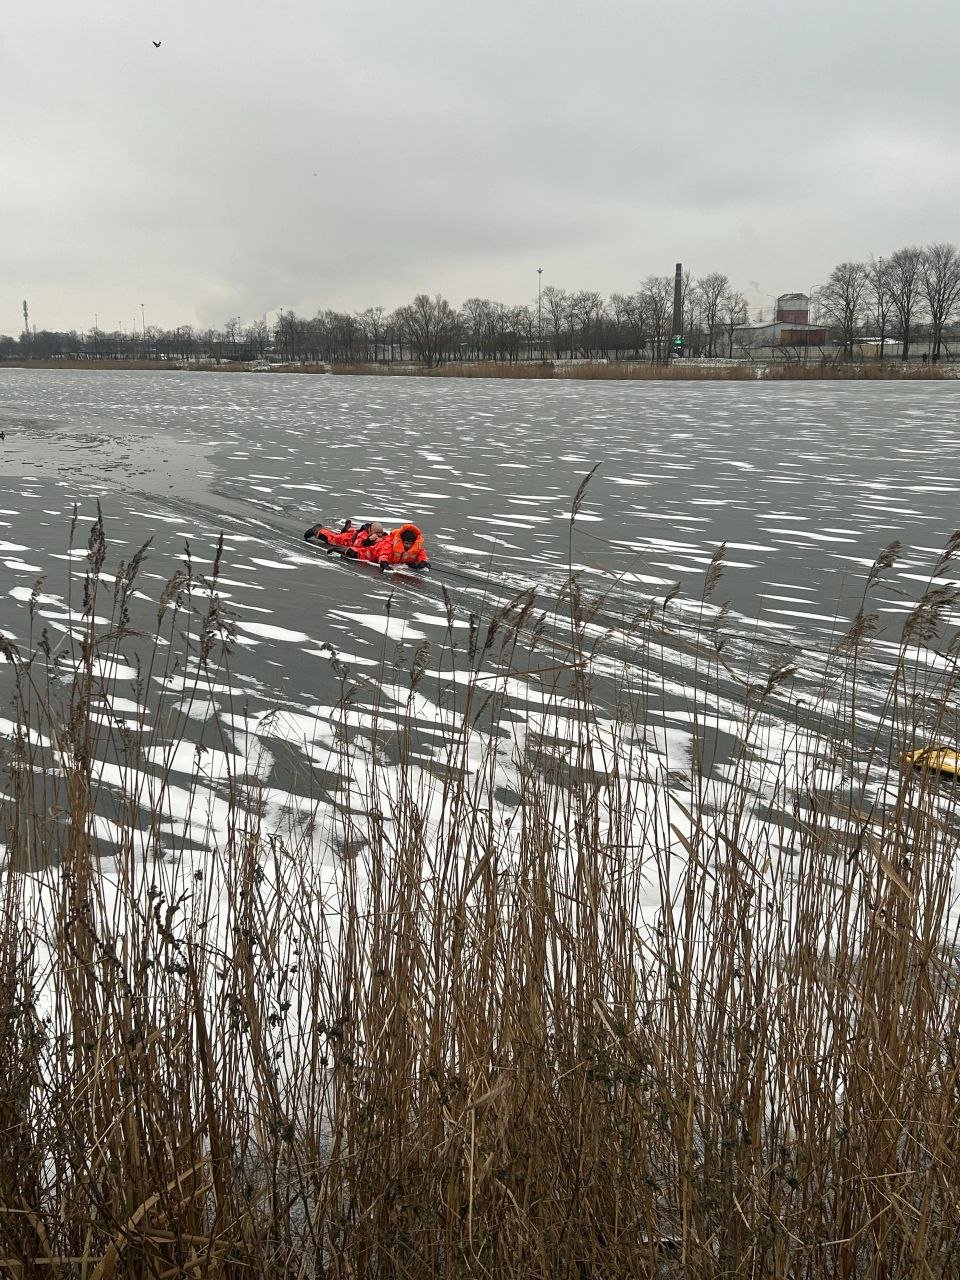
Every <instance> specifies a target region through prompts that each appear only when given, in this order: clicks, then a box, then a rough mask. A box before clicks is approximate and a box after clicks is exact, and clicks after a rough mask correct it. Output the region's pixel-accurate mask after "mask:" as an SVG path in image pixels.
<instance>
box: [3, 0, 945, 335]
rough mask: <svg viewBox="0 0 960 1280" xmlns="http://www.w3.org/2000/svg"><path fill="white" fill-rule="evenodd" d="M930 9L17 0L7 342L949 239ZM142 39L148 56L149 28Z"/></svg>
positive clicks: (6, 174)
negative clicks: (25, 331) (30, 335)
mask: <svg viewBox="0 0 960 1280" xmlns="http://www.w3.org/2000/svg"><path fill="white" fill-rule="evenodd" d="M958 30H960V15H958V14H957V13H956V12H955V11H954V7H953V6H952V5H950V4H948V3H946V2H945V0H942V2H941V0H933V2H931V3H928V4H927V5H925V6H924V9H923V11H922V14H919V15H918V16H917V17H916V18H915V19H910V20H909V21H908V20H907V15H906V13H905V11H904V10H903V9H902V7H901V6H899V5H894V4H893V3H892V2H890V0H875V2H874V3H870V4H867V3H865V2H862V0H848V3H847V4H846V5H843V6H840V5H836V4H835V3H834V4H827V3H825V0H808V2H807V4H806V5H805V6H803V8H802V9H798V8H797V7H796V5H795V4H793V3H792V2H790V0H766V2H761V0H750V2H749V3H748V2H747V0H726V2H725V3H723V4H718V3H717V2H716V0H686V3H685V4H684V5H683V6H682V8H670V7H669V6H664V5H662V4H660V3H656V4H654V3H649V2H648V0H622V2H621V0H595V2H594V3H593V5H591V6H590V7H583V6H581V5H579V4H573V3H571V2H570V0H555V2H554V3H550V4H548V3H546V2H545V0H513V3H510V4H508V3H506V2H505V0H488V2H487V3H485V4H484V5H483V6H479V7H475V8H472V9H471V8H468V7H466V6H463V5H456V6H455V5H452V4H450V3H449V0H442V2H441V0H409V3H405V4H404V5H402V6H399V5H396V4H394V3H390V0H357V2H356V3H354V4H351V5H350V6H344V5H333V4H330V3H324V4H319V5H318V4H317V3H316V2H315V0H314V2H312V3H307V0H286V3H278V4H277V5H275V6H272V7H271V8H270V9H264V8H263V6H262V5H259V4H258V5H255V4H253V3H252V2H251V0H236V2H234V3H231V4H230V5H226V4H206V5H197V4H196V3H192V4H191V3H187V0H166V2H165V3H164V4H162V5H161V4H159V3H148V4H138V5H136V6H130V5H129V4H128V3H120V2H119V0H103V3H101V4H99V5H98V6H97V7H96V10H95V11H92V12H88V11H84V10H81V9H80V8H79V7H78V6H76V5H74V4H68V3H66V0H48V3H47V4H45V5H44V6H21V9H20V11H19V12H17V13H15V14H12V15H9V14H8V15H7V17H6V21H5V28H4V33H3V44H2V47H0V84H2V89H0V94H2V105H3V113H4V119H5V121H6V122H7V124H8V134H9V137H8V141H7V145H6V146H5V148H4V150H3V154H2V156H0V181H2V182H3V188H4V192H5V199H4V205H3V214H2V222H0V278H2V279H3V280H4V281H5V285H6V287H5V290H4V291H3V295H2V309H0V331H9V332H16V331H17V330H18V327H19V306H20V299H21V298H22V297H27V298H28V299H29V300H30V302H31V310H32V314H33V316H34V318H35V319H36V321H37V324H38V325H46V326H49V327H70V326H76V327H78V328H86V327H89V326H90V324H92V323H93V315H94V313H97V315H98V317H99V319H100V323H101V324H105V325H108V326H110V327H112V326H113V325H115V324H116V323H118V321H120V320H123V322H124V323H125V324H127V323H132V322H133V320H134V318H135V317H138V316H139V308H140V303H141V302H143V303H144V305H145V307H146V311H147V319H148V322H150V321H153V322H155V323H160V324H170V325H172V324H177V323H182V322H194V323H199V324H211V323H220V322H222V321H223V320H224V319H226V318H227V317H228V316H230V315H237V314H239V315H241V316H242V317H243V318H253V317H254V316H256V315H259V314H261V313H262V312H264V311H267V310H273V309H275V308H276V307H278V306H284V307H289V308H293V309H295V310H297V311H299V312H301V313H303V314H310V313H312V311H314V310H315V309H316V308H318V307H321V306H335V307H341V308H345V309H355V308H362V307H364V306H367V305H374V304H382V305H385V306H387V307H392V306H395V305H396V304H398V303H399V302H402V301H406V300H407V299H408V298H409V297H410V296H412V294H413V293H414V292H416V291H418V290H428V291H430V292H433V291H438V290H439V291H442V292H444V293H445V294H446V295H447V296H448V297H450V298H451V300H452V301H453V302H455V303H459V302H460V301H461V300H462V299H463V298H464V297H466V296H469V295H474V294H482V295H487V296H492V297H497V298H500V299H502V300H504V301H508V302H514V301H516V302H519V301H529V300H531V298H532V297H534V296H535V294H536V284H537V277H536V268H537V267H538V266H543V268H544V282H545V283H546V282H547V281H549V282H552V283H556V284H564V285H568V286H569V287H574V288H577V287H591V288H597V289H600V290H601V291H603V292H610V291H612V290H615V289H630V288H632V287H635V285H636V283H637V282H638V280H639V279H641V278H642V277H643V276H645V275H647V274H648V273H650V272H657V273H667V272H669V271H670V270H671V269H672V266H673V263H674V262H675V261H677V260H678V259H679V258H682V259H683V261H684V262H685V263H686V264H688V265H689V266H690V268H691V269H692V270H693V271H694V273H695V274H699V273H704V272H707V271H710V270H721V271H725V272H727V273H728V274H729V275H730V276H731V278H732V279H733V281H734V283H735V284H737V285H738V286H740V287H742V288H745V289H748V288H750V287H751V286H750V282H751V281H754V282H756V290H755V292H756V293H758V294H763V293H764V292H769V293H774V292H778V291H779V290H781V289H786V288H793V287H798V288H805V287H809V286H810V285H811V284H814V283H816V282H818V281H819V280H822V279H823V277H824V276H825V275H826V273H827V272H828V271H829V269H830V267H831V266H832V265H833V264H834V263H835V262H837V261H840V260H842V259H844V258H849V257H863V256H866V255H868V254H869V253H870V252H871V251H872V252H888V251H889V250H891V249H893V248H895V247H897V246H898V245H901V244H905V243H913V242H923V241H929V240H934V239H948V240H950V239H954V240H955V239H956V238H957V232H956V215H955V210H956V208H957V204H958V195H960V190H958V187H960V177H958V175H960V166H958V165H957V164H956V159H957V155H956V152H957V146H958V144H957V143H956V142H955V140H954V139H953V137H952V136H951V135H952V129H953V121H954V119H955V118H956V101H955V99H956V90H955V88H954V78H953V68H952V65H951V64H952V59H953V52H954V50H955V48H956V44H957V35H958ZM156 39H159V40H161V41H162V43H161V47H160V48H159V49H155V48H154V47H153V44H152V41H153V40H156Z"/></svg>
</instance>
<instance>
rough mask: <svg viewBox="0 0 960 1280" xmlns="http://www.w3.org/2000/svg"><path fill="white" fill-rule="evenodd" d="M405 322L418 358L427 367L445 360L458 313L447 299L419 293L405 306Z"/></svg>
mask: <svg viewBox="0 0 960 1280" xmlns="http://www.w3.org/2000/svg"><path fill="white" fill-rule="evenodd" d="M402 310H403V323H404V327H405V329H406V332H407V337H408V338H409V340H410V344H411V346H412V347H413V349H414V351H415V352H416V355H417V359H418V360H420V361H421V362H422V363H423V364H425V365H426V366H427V367H428V368H432V367H433V366H434V365H439V364H442V363H443V358H444V355H445V354H446V351H447V346H448V343H449V340H450V337H451V333H452V330H453V328H454V319H455V313H454V311H453V310H452V308H451V306H450V303H449V302H447V300H446V298H443V297H441V296H440V294H439V293H438V294H437V295H436V297H435V298H431V297H430V296H429V294H426V293H418V294H417V296H416V297H415V298H414V300H413V302H412V304H411V305H410V306H408V307H404V308H403V309H402Z"/></svg>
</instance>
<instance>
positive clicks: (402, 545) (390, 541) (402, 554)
mask: <svg viewBox="0 0 960 1280" xmlns="http://www.w3.org/2000/svg"><path fill="white" fill-rule="evenodd" d="M343 554H344V555H345V556H347V557H349V558H350V559H351V560H352V559H357V560H366V561H367V562H369V563H371V564H378V565H380V567H381V568H382V569H385V568H386V567H387V566H388V565H392V564H405V565H409V566H410V567H411V568H414V569H429V568H430V561H429V559H428V557H427V546H426V543H425V542H424V540H423V534H422V533H421V532H420V530H419V529H418V528H417V526H416V525H415V524H409V523H407V524H402V525H400V527H399V529H391V530H390V532H389V533H385V534H384V535H383V537H382V538H379V539H378V540H377V541H376V542H374V543H372V544H370V545H368V546H361V545H360V543H359V540H358V541H357V542H355V543H354V544H353V545H352V546H350V547H346V548H345V549H344V552H343Z"/></svg>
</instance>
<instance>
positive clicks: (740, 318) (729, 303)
mask: <svg viewBox="0 0 960 1280" xmlns="http://www.w3.org/2000/svg"><path fill="white" fill-rule="evenodd" d="M717 319H718V320H719V322H720V324H721V325H722V326H723V332H724V334H725V335H726V339H727V355H728V357H730V358H732V357H733V339H734V335H735V334H736V331H737V330H738V329H739V328H741V327H742V326H743V325H745V324H746V323H747V321H748V320H749V319H750V308H749V307H748V306H747V300H746V298H745V297H744V296H743V294H742V293H740V292H739V290H735V289H729V288H728V289H725V290H724V292H723V294H722V295H721V297H720V301H719V303H718V305H717Z"/></svg>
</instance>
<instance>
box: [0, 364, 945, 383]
mask: <svg viewBox="0 0 960 1280" xmlns="http://www.w3.org/2000/svg"><path fill="white" fill-rule="evenodd" d="M0 369H75V370H82V371H83V372H86V373H90V372H97V371H102V370H111V371H113V370H118V369H133V370H149V371H157V372H166V373H170V372H176V373H184V372H189V373H262V374H279V373H294V374H303V373H314V374H316V373H326V374H336V375H354V376H362V377H405V378H513V379H516V378H521V379H523V378H525V379H575V380H582V381H601V382H662V381H667V382H699V381H705V380H706V381H719V382H753V381H771V382H776V381H798V380H800V381H808V382H816V381H838V380H840V381H873V380H877V379H882V380H888V381H896V382H903V381H914V380H923V381H935V382H938V381H947V380H955V379H957V378H960V364H954V363H952V362H951V363H942V364H928V363H926V362H924V361H921V360H914V361H909V362H908V363H904V362H903V361H900V360H870V361H861V362H835V361H821V360H817V361H813V360H811V361H799V362H798V361H787V360H782V361H780V360H778V361H772V362H754V361H748V360H697V359H690V360H676V361H672V362H670V363H669V364H654V363H650V362H647V361H644V362H635V361H606V360H545V361H529V362H528V361H512V362H499V361H462V362H461V361H453V362H451V363H448V364H442V365H435V366H432V367H431V366H427V365H421V364H412V363H404V364H400V363H392V364H390V363H378V364H295V363H286V364H282V363H270V362H266V361H256V362H254V363H253V364H252V365H251V364H247V363H244V362H236V361H228V360H223V361H220V362H219V363H218V362H217V361H213V360H201V361H178V360H0Z"/></svg>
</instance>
